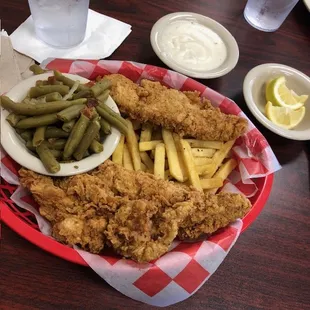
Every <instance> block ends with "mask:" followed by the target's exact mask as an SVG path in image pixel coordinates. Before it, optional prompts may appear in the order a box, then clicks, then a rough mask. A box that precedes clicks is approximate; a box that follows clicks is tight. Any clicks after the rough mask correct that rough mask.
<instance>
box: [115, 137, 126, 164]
mask: <svg viewBox="0 0 310 310" xmlns="http://www.w3.org/2000/svg"><path fill="white" fill-rule="evenodd" d="M124 142H125V137H124V135H121V137H120V140H119V143H118V145H117V147H116V149H115V151H114V152H113V154H112V161H113V162H114V163H116V164H119V165H122V164H123V153H124Z"/></svg>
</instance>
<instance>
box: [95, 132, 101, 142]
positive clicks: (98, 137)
mask: <svg viewBox="0 0 310 310" xmlns="http://www.w3.org/2000/svg"><path fill="white" fill-rule="evenodd" d="M95 140H97V141H99V142H100V140H101V137H100V133H99V132H98V133H97V134H96V136H95Z"/></svg>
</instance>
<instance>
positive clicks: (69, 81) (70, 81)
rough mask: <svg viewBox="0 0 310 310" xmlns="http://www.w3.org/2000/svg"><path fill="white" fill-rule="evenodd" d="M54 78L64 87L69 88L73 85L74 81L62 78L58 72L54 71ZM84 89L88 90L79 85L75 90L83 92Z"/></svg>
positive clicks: (84, 86)
mask: <svg viewBox="0 0 310 310" xmlns="http://www.w3.org/2000/svg"><path fill="white" fill-rule="evenodd" d="M54 76H55V78H56V80H58V81H61V82H63V83H64V85H67V86H69V87H70V88H71V87H72V86H73V85H74V83H75V81H73V80H71V79H70V78H68V77H66V76H64V75H63V74H61V73H60V72H59V71H57V70H54ZM84 89H89V87H87V86H86V85H84V84H80V85H79V87H78V88H77V90H78V91H81V90H84Z"/></svg>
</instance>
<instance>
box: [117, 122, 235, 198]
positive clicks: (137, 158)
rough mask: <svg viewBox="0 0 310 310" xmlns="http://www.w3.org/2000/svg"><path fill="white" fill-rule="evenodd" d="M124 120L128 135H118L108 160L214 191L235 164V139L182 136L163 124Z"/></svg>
mask: <svg viewBox="0 0 310 310" xmlns="http://www.w3.org/2000/svg"><path fill="white" fill-rule="evenodd" d="M126 122H127V124H128V128H129V130H128V135H127V136H126V137H125V136H123V135H122V136H121V139H120V142H119V144H118V146H117V148H116V149H115V151H114V153H113V154H112V161H113V162H114V163H116V164H119V165H122V166H123V167H125V168H127V169H130V170H136V171H139V170H142V171H145V172H148V173H152V174H154V175H156V176H158V177H160V178H162V179H166V180H172V181H174V182H177V183H180V184H185V185H189V186H193V187H195V188H196V189H198V190H200V191H205V192H210V193H216V192H217V190H218V189H219V188H220V187H222V186H223V183H224V181H225V179H227V177H228V176H229V174H230V173H231V172H232V170H234V169H235V167H236V166H237V162H236V160H235V159H233V158H231V154H230V152H231V148H232V147H233V145H234V143H235V140H233V141H228V142H226V143H223V142H219V141H203V140H196V139H183V138H181V137H180V136H179V135H178V134H175V133H173V132H171V131H169V130H167V129H165V128H162V129H158V128H154V127H152V125H150V124H148V123H146V124H142V125H141V124H140V123H139V122H138V121H135V120H133V121H131V120H129V119H126Z"/></svg>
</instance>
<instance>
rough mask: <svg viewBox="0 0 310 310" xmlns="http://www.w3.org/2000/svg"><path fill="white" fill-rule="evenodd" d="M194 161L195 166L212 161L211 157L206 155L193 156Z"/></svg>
mask: <svg viewBox="0 0 310 310" xmlns="http://www.w3.org/2000/svg"><path fill="white" fill-rule="evenodd" d="M194 163H195V165H196V166H203V165H208V164H211V163H212V158H208V157H194Z"/></svg>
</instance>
